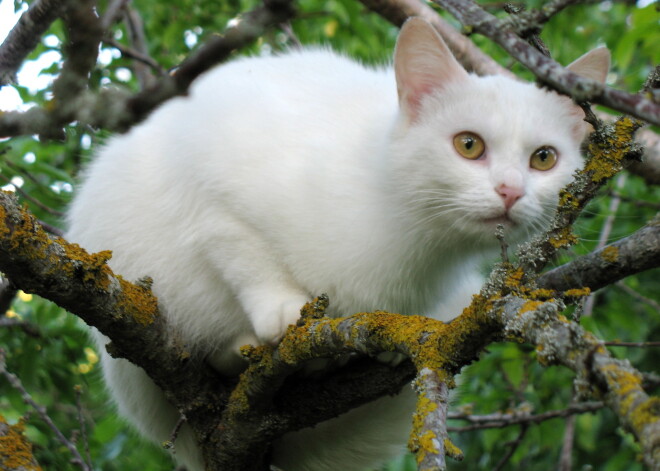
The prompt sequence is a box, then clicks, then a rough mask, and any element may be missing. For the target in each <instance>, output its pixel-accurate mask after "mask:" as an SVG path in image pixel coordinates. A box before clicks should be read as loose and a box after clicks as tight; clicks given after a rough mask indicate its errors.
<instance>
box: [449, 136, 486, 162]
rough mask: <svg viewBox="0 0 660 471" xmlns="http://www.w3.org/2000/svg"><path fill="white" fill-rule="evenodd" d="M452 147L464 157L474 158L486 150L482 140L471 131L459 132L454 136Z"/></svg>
mask: <svg viewBox="0 0 660 471" xmlns="http://www.w3.org/2000/svg"><path fill="white" fill-rule="evenodd" d="M454 147H455V148H456V151H457V152H458V153H459V154H461V156H463V157H465V158H466V159H470V160H476V159H478V158H479V157H481V156H482V155H484V151H485V150H486V144H484V140H483V139H482V138H481V137H479V136H478V135H477V134H475V133H473V132H468V131H465V132H461V133H458V134H456V136H454Z"/></svg>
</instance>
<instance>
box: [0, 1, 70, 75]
mask: <svg viewBox="0 0 660 471" xmlns="http://www.w3.org/2000/svg"><path fill="white" fill-rule="evenodd" d="M65 4H66V0H36V1H35V2H34V3H32V5H30V8H28V10H27V11H26V12H25V13H23V14H22V15H21V17H20V18H19V20H18V23H17V24H16V26H14V27H13V28H12V30H11V31H10V32H9V34H8V35H7V37H6V38H5V40H4V41H3V43H2V45H0V88H2V86H3V85H7V84H10V83H14V82H15V81H16V73H17V72H18V69H20V67H21V64H23V61H24V60H25V58H26V57H27V56H28V54H29V53H30V52H32V50H33V49H34V48H35V47H37V45H38V44H39V41H40V40H41V36H42V35H43V34H44V33H45V32H46V31H47V30H48V28H49V27H50V25H51V24H52V23H53V21H55V20H56V19H57V17H58V16H59V15H60V13H62V11H63V9H64V5H65Z"/></svg>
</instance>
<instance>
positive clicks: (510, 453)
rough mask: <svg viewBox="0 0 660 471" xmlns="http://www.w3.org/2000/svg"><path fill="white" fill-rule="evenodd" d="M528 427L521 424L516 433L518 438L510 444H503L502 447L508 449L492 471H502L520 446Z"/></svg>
mask: <svg viewBox="0 0 660 471" xmlns="http://www.w3.org/2000/svg"><path fill="white" fill-rule="evenodd" d="M527 429H528V425H527V424H522V425H521V426H520V432H519V433H518V436H517V437H516V438H515V439H514V440H513V441H511V442H508V443H505V444H504V445H505V446H506V447H508V448H509V449H508V450H507V452H506V454H505V455H504V456H503V457H502V458H501V459H500V461H499V462H498V463H497V465H496V466H495V468H493V471H501V470H502V469H504V467H505V466H506V464H507V463H508V462H509V460H510V459H511V457H512V456H513V454H514V453H515V452H516V450H517V449H518V447H519V446H520V444H521V443H522V441H523V439H524V438H525V434H526V433H527Z"/></svg>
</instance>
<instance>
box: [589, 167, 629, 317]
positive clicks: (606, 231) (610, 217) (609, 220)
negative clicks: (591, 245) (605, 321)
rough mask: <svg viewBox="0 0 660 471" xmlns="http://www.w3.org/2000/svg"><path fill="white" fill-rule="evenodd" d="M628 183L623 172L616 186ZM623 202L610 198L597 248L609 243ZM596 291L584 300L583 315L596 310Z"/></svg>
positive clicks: (619, 187) (619, 186)
mask: <svg viewBox="0 0 660 471" xmlns="http://www.w3.org/2000/svg"><path fill="white" fill-rule="evenodd" d="M625 183H626V174H625V173H621V174H619V176H618V177H617V178H616V188H617V189H618V190H620V189H622V188H623V186H624V185H625ZM620 204H621V198H617V197H614V198H612V199H611V200H610V206H609V208H608V211H607V217H606V218H605V222H604V223H603V227H602V228H601V230H600V236H599V237H598V243H597V244H596V250H601V249H602V248H603V247H605V244H607V241H608V239H609V238H610V234H611V233H612V228H613V227H614V220H615V219H616V213H617V210H618V209H619V205H620ZM596 296H597V294H596V293H592V294H590V295H589V296H587V297H586V298H585V299H584V301H583V307H582V316H585V317H590V316H591V315H592V313H593V310H594V305H595V303H596Z"/></svg>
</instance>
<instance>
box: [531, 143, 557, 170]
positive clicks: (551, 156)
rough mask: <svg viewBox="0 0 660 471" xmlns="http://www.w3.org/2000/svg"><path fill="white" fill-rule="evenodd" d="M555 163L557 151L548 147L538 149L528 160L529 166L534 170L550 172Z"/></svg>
mask: <svg viewBox="0 0 660 471" xmlns="http://www.w3.org/2000/svg"><path fill="white" fill-rule="evenodd" d="M556 163H557V151H556V150H555V149H554V148H553V147H550V146H543V147H539V148H538V149H536V150H535V151H534V153H533V154H532V156H531V157H530V159H529V166H530V167H532V168H535V169H536V170H543V171H545V170H550V169H551V168H552V167H554V166H555V164H556Z"/></svg>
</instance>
